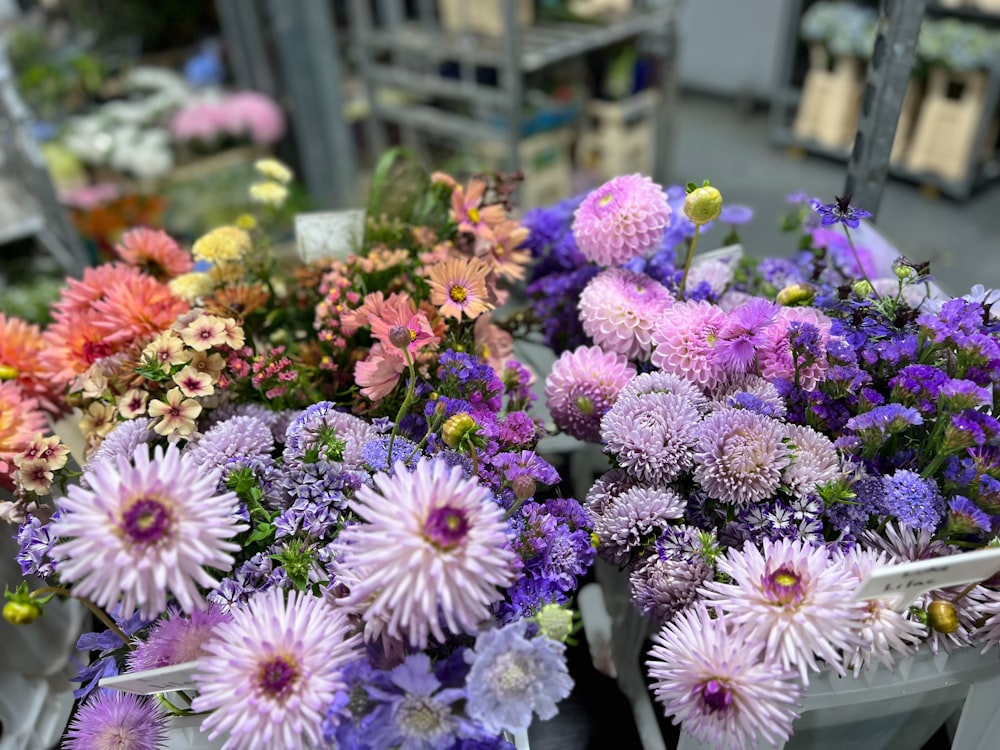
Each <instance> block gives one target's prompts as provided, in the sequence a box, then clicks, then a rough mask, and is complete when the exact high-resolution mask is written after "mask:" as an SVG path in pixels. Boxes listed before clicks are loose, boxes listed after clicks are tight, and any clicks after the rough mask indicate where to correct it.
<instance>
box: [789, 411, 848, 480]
mask: <svg viewBox="0 0 1000 750" xmlns="http://www.w3.org/2000/svg"><path fill="white" fill-rule="evenodd" d="M785 430H786V433H787V440H788V443H787V444H788V447H789V449H790V450H791V459H792V460H791V463H789V464H788V466H786V467H785V471H784V474H783V475H782V483H783V484H784V485H785V486H786V487H787V488H788V490H789V491H790V492H791V493H792V494H793V495H795V496H796V497H799V498H806V497H808V496H809V495H812V494H815V492H816V488H817V486H819V485H822V484H826V483H827V482H831V481H833V480H834V479H836V478H837V477H838V476H840V474H841V468H840V457H839V456H838V455H837V449H836V448H835V447H834V445H833V443H832V442H831V441H830V438H828V437H827V436H826V435H823V434H821V433H819V432H816V430H814V429H812V428H811V427H805V426H802V425H788V426H787V427H786V428H785Z"/></svg>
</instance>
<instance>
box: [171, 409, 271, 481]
mask: <svg viewBox="0 0 1000 750" xmlns="http://www.w3.org/2000/svg"><path fill="white" fill-rule="evenodd" d="M273 450H274V437H273V436H272V435H271V428H270V427H268V425H267V423H265V422H262V421H261V420H259V419H257V418H256V417H232V418H230V419H227V420H226V421H224V422H218V423H216V424H215V425H214V426H213V427H212V428H211V429H209V430H208V432H206V433H205V434H204V435H203V436H202V437H201V438H199V439H198V440H197V441H196V442H193V443H188V446H187V447H186V448H185V449H184V452H185V453H186V454H187V455H188V456H189V457H190V459H191V460H192V461H194V462H195V463H196V464H197V465H198V466H200V467H201V468H203V469H205V470H210V469H219V468H221V467H222V466H223V465H224V464H226V463H227V462H228V461H229V460H230V459H233V458H255V459H264V458H268V459H269V458H270V457H271V452H272V451H273Z"/></svg>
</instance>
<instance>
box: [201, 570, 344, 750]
mask: <svg viewBox="0 0 1000 750" xmlns="http://www.w3.org/2000/svg"><path fill="white" fill-rule="evenodd" d="M286 597H287V598H286ZM231 612H232V620H230V621H229V622H224V623H221V624H219V625H218V626H217V627H216V628H215V637H214V638H212V639H211V640H210V641H209V642H208V643H206V644H205V648H204V650H205V655H204V656H202V657H201V658H200V659H199V660H198V669H197V670H196V671H195V673H194V675H193V679H194V683H195V685H196V686H197V688H198V696H197V697H196V698H195V699H194V701H193V703H192V704H191V707H192V708H193V709H194V710H195V711H210V712H211V713H209V714H208V716H206V717H205V719H204V721H202V723H201V731H202V732H207V733H208V738H209V740H214V739H215V738H216V737H218V736H220V735H222V734H228V737H227V739H226V742H225V744H224V745H223V748H224V750H286V748H293V747H321V746H323V745H324V743H323V720H324V718H325V717H326V712H327V709H328V708H329V707H330V704H331V703H332V702H333V698H334V696H335V695H336V694H337V693H338V692H339V691H341V690H343V689H344V688H345V687H346V683H345V681H344V678H343V671H342V670H343V667H344V665H345V664H346V663H347V662H348V661H351V660H352V659H354V658H356V657H357V655H358V653H357V651H358V647H359V646H360V638H359V637H358V636H356V635H351V632H352V628H351V624H350V623H349V622H348V620H347V617H345V615H344V613H343V612H341V611H339V610H337V609H335V608H334V607H332V606H331V605H330V604H329V603H328V602H327V601H326V599H324V598H322V597H318V596H312V595H310V594H303V593H300V592H298V591H291V592H289V593H287V594H286V593H285V591H283V590H282V589H281V588H272V589H269V590H268V591H266V592H264V593H260V594H257V595H255V596H254V597H253V598H251V599H250V601H249V602H248V603H247V604H246V605H243V606H240V607H235V608H233V610H231Z"/></svg>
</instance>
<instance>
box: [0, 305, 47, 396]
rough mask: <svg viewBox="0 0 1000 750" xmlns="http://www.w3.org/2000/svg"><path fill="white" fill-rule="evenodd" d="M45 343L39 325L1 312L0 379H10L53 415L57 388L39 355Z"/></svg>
mask: <svg viewBox="0 0 1000 750" xmlns="http://www.w3.org/2000/svg"><path fill="white" fill-rule="evenodd" d="M43 347H44V343H43V341H42V332H41V330H39V328H38V326H36V325H32V324H31V323H27V322H25V321H23V320H21V319H20V318H14V317H11V318H8V317H7V316H5V315H4V314H3V313H0V380H13V381H15V382H16V383H17V384H18V385H19V386H21V389H22V390H23V391H24V393H25V394H26V395H28V396H30V397H31V398H35V399H37V400H38V403H39V405H40V406H41V407H42V408H43V409H45V410H46V411H49V412H52V413H53V414H54V413H56V412H58V411H59V406H58V405H57V404H56V398H57V394H56V386H55V384H54V383H53V382H52V381H51V380H50V379H49V378H47V377H46V374H45V368H44V367H43V366H42V362H41V359H40V357H39V355H40V354H41V352H42V349H43Z"/></svg>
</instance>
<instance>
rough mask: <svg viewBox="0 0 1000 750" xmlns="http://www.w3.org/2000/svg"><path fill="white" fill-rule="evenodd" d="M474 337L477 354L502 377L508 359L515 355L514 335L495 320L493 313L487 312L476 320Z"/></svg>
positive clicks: (473, 329)
mask: <svg viewBox="0 0 1000 750" xmlns="http://www.w3.org/2000/svg"><path fill="white" fill-rule="evenodd" d="M472 339H473V342H474V343H475V345H476V354H478V355H479V356H480V357H482V358H483V360H484V361H485V362H486V364H488V365H489V366H490V367H492V368H493V370H494V372H496V374H497V375H498V376H501V377H502V376H503V371H504V367H506V365H507V361H508V360H510V359H511V358H512V357H513V356H514V337H513V336H512V335H511V334H510V332H509V331H505V330H504V329H503V328H501V327H500V326H498V325H496V324H495V323H494V322H493V316H492V314H490V313H486V314H484V315H480V316H479V319H478V320H476V324H475V325H474V326H473V328H472Z"/></svg>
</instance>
